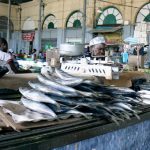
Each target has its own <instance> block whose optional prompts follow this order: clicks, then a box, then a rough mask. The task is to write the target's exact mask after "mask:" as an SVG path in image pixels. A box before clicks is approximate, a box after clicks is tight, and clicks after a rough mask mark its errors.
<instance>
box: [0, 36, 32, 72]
mask: <svg viewBox="0 0 150 150" xmlns="http://www.w3.org/2000/svg"><path fill="white" fill-rule="evenodd" d="M7 51H8V44H7V41H6V40H5V39H4V38H0V66H5V67H7V68H8V69H9V73H29V72H31V71H30V70H19V69H18V68H16V66H15V64H14V61H13V58H12V56H11V55H10V54H9V53H7Z"/></svg>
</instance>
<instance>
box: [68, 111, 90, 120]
mask: <svg viewBox="0 0 150 150" xmlns="http://www.w3.org/2000/svg"><path fill="white" fill-rule="evenodd" d="M66 113H67V114H72V115H75V116H83V117H85V118H86V119H90V118H91V116H92V113H82V112H80V111H78V110H75V109H72V110H69V111H67V112H66Z"/></svg>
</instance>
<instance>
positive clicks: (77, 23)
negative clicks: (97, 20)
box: [66, 11, 82, 28]
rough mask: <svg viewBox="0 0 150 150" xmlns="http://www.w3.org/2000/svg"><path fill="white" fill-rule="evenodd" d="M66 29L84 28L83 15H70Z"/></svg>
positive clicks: (79, 13) (78, 12)
mask: <svg viewBox="0 0 150 150" xmlns="http://www.w3.org/2000/svg"><path fill="white" fill-rule="evenodd" d="M66 28H82V13H81V12H80V11H74V12H73V13H71V14H70V15H69V17H68V19H67V22H66Z"/></svg>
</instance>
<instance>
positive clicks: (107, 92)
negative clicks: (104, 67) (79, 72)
mask: <svg viewBox="0 0 150 150" xmlns="http://www.w3.org/2000/svg"><path fill="white" fill-rule="evenodd" d="M37 78H38V81H37V82H35V81H34V82H33V81H32V82H31V81H30V82H29V86H30V87H31V88H19V91H20V93H21V94H22V95H23V97H22V98H21V101H22V103H23V104H24V106H25V107H27V108H29V109H31V110H33V111H37V112H39V113H42V114H45V115H50V116H51V117H53V118H54V119H59V118H61V119H67V118H69V117H70V116H73V117H79V116H83V117H84V118H88V119H89V118H91V116H93V117H99V118H103V119H107V120H111V121H114V122H116V123H118V121H124V119H130V118H131V117H132V116H136V117H137V118H138V119H139V116H138V113H139V110H138V106H141V105H143V103H142V99H141V96H140V95H139V94H137V93H136V92H135V91H134V90H132V89H129V88H124V87H122V88H119V87H111V86H104V85H99V84H98V83H95V82H93V81H91V80H87V79H83V78H80V77H75V76H72V75H69V74H67V73H65V72H63V71H62V70H59V69H51V68H48V69H47V70H46V69H45V70H44V71H42V72H41V74H39V75H38V77H37Z"/></svg>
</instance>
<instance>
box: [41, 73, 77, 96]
mask: <svg viewBox="0 0 150 150" xmlns="http://www.w3.org/2000/svg"><path fill="white" fill-rule="evenodd" d="M38 80H39V81H40V82H41V83H43V84H45V85H48V86H51V87H52V88H54V89H57V90H60V91H62V92H69V93H74V94H75V95H78V94H77V92H76V90H75V89H74V88H71V87H68V86H65V85H61V84H59V83H56V82H54V81H52V80H49V79H48V78H46V77H44V76H42V75H41V74H39V75H38Z"/></svg>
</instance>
